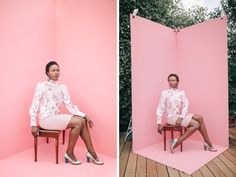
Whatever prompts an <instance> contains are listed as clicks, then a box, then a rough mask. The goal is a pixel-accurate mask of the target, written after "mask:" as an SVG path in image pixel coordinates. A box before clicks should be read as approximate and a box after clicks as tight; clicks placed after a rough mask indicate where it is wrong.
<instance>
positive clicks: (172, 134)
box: [171, 130, 174, 140]
mask: <svg viewBox="0 0 236 177" xmlns="http://www.w3.org/2000/svg"><path fill="white" fill-rule="evenodd" d="M171 139H172V140H173V139H174V132H173V131H172V130H171Z"/></svg>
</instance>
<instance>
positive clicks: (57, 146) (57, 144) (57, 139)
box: [56, 137, 59, 164]
mask: <svg viewBox="0 0 236 177" xmlns="http://www.w3.org/2000/svg"><path fill="white" fill-rule="evenodd" d="M58 141H59V138H58V137H57V138H56V164H58V149H59V143H58Z"/></svg>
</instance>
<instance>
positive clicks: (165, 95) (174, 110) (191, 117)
mask: <svg viewBox="0 0 236 177" xmlns="http://www.w3.org/2000/svg"><path fill="white" fill-rule="evenodd" d="M168 82H169V86H170V87H169V89H167V90H164V91H162V94H161V99H160V103H159V106H158V108H157V111H156V114H157V124H158V132H159V133H160V134H162V130H163V129H162V124H161V118H162V115H163V113H164V112H165V113H166V117H167V123H168V124H170V125H176V126H183V127H188V128H187V131H186V132H185V133H184V134H183V135H182V136H180V137H179V138H178V139H174V140H173V141H172V144H171V146H170V150H171V152H172V153H174V149H175V148H176V147H177V146H178V145H180V144H181V143H182V142H183V141H184V140H186V139H187V138H188V137H189V136H190V135H192V134H193V133H194V132H195V131H197V130H199V131H200V133H201V135H202V137H203V138H204V143H203V146H204V149H205V150H209V151H217V149H215V148H214V147H213V145H212V143H211V141H210V139H209V137H208V134H207V130H206V126H205V123H204V121H203V118H202V116H200V115H198V114H191V113H188V104H189V103H188V99H187V98H186V96H185V93H184V91H181V90H179V89H178V84H179V77H178V76H177V75H176V74H170V75H169V76H168Z"/></svg>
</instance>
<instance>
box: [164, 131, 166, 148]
mask: <svg viewBox="0 0 236 177" xmlns="http://www.w3.org/2000/svg"><path fill="white" fill-rule="evenodd" d="M164 151H166V130H164Z"/></svg>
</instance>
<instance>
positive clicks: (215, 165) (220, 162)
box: [119, 128, 236, 177]
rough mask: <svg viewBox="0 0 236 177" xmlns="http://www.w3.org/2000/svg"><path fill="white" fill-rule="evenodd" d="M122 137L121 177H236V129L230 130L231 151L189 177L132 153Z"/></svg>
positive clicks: (227, 151) (123, 135) (122, 136)
mask: <svg viewBox="0 0 236 177" xmlns="http://www.w3.org/2000/svg"><path fill="white" fill-rule="evenodd" d="M124 137H125V134H122V135H121V136H120V172H119V173H120V175H119V176H120V177H190V176H192V177H214V176H215V177H218V176H219V177H236V139H235V138H236V128H230V137H231V138H230V141H229V142H230V144H229V149H227V150H226V151H225V152H224V153H222V154H220V155H219V156H217V157H216V158H214V159H213V160H212V161H210V162H209V163H207V164H206V165H205V166H203V167H202V168H200V169H199V170H197V171H196V172H194V173H193V174H192V175H187V174H185V173H183V172H181V171H178V170H175V169H173V168H171V167H168V166H165V165H163V164H160V163H158V162H155V161H152V160H150V159H147V158H145V157H143V156H139V155H137V154H135V153H133V152H132V150H131V149H132V147H131V146H132V143H131V141H127V142H124Z"/></svg>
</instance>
